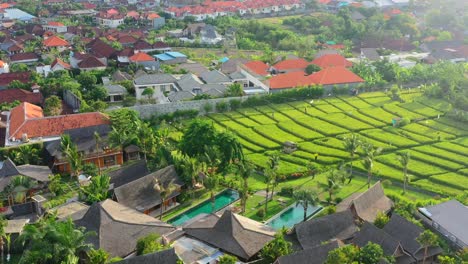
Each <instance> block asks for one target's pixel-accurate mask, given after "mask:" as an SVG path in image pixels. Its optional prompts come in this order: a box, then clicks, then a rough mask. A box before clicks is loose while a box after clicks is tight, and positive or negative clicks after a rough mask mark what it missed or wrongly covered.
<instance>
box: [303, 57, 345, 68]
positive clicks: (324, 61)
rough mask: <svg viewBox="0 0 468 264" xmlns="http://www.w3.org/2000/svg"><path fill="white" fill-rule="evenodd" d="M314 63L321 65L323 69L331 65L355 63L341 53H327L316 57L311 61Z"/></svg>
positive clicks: (343, 65)
mask: <svg viewBox="0 0 468 264" xmlns="http://www.w3.org/2000/svg"><path fill="white" fill-rule="evenodd" d="M311 63H312V64H314V65H317V66H319V67H320V68H322V69H325V68H329V67H346V68H349V67H351V66H353V63H352V62H350V61H348V60H347V59H346V58H345V57H343V56H341V55H340V54H327V55H323V56H321V57H319V58H316V59H315V60H313V61H312V62H311Z"/></svg>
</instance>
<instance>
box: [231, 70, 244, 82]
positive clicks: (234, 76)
mask: <svg viewBox="0 0 468 264" xmlns="http://www.w3.org/2000/svg"><path fill="white" fill-rule="evenodd" d="M229 78H231V79H232V80H242V79H245V78H246V77H245V75H244V74H242V73H241V72H239V71H236V72H233V73H231V74H229Z"/></svg>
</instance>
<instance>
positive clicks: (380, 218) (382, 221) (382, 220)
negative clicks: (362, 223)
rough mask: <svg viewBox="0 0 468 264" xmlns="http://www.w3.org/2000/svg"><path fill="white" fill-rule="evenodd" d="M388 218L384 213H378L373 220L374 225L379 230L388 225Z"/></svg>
mask: <svg viewBox="0 0 468 264" xmlns="http://www.w3.org/2000/svg"><path fill="white" fill-rule="evenodd" d="M389 220H390V218H388V216H387V215H386V214H385V213H382V212H378V213H377V217H376V218H375V221H374V225H375V226H376V227H378V228H380V229H382V228H384V226H385V225H386V224H387V223H388V221H389Z"/></svg>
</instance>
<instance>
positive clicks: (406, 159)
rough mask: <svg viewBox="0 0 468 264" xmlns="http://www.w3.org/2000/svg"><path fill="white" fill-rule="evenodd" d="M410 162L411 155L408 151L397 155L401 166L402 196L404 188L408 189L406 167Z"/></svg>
mask: <svg viewBox="0 0 468 264" xmlns="http://www.w3.org/2000/svg"><path fill="white" fill-rule="evenodd" d="M410 160H411V153H410V152H409V151H404V152H402V153H399V154H398V161H399V162H400V164H401V166H403V194H405V193H406V188H407V187H408V183H409V177H408V165H409V163H410Z"/></svg>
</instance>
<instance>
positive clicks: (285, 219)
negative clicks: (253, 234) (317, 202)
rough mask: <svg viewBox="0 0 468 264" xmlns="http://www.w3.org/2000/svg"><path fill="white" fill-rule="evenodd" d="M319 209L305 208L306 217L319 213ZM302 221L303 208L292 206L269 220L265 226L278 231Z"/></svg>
mask: <svg viewBox="0 0 468 264" xmlns="http://www.w3.org/2000/svg"><path fill="white" fill-rule="evenodd" d="M320 209H322V207H320V206H318V207H309V208H307V217H310V216H311V215H314V214H315V213H317V212H318V211H320ZM302 220H304V207H303V206H302V205H300V204H299V205H296V204H293V205H291V206H290V207H289V208H288V209H286V210H285V211H283V212H282V213H281V214H280V215H278V216H276V217H274V218H272V219H271V220H269V221H268V222H267V225H268V226H271V227H273V228H274V229H277V230H278V229H281V228H283V227H286V228H291V227H293V226H294V225H295V224H297V223H300V222H301V221H302Z"/></svg>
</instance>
